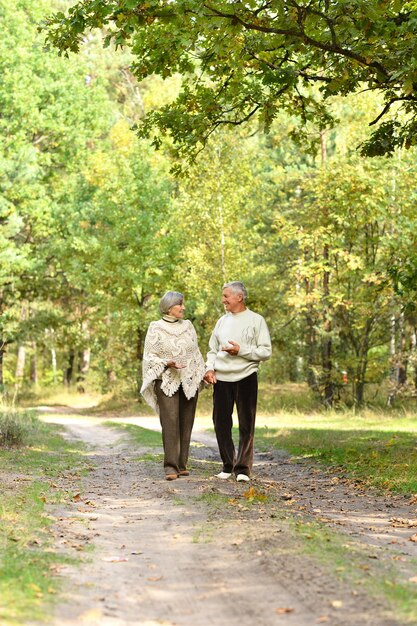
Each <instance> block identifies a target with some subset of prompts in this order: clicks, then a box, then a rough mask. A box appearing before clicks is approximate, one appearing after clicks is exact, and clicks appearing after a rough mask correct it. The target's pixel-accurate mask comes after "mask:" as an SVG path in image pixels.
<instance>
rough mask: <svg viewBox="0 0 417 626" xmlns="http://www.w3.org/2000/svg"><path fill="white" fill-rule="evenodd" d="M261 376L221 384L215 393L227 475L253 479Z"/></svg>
mask: <svg viewBox="0 0 417 626" xmlns="http://www.w3.org/2000/svg"><path fill="white" fill-rule="evenodd" d="M257 399H258V375H257V373H256V372H254V373H253V374H251V375H250V376H248V377H247V378H243V379H242V380H239V381H238V382H233V383H230V382H225V381H222V380H218V381H217V383H216V384H215V385H214V392H213V422H214V429H215V431H216V437H217V443H218V446H219V452H220V456H221V459H222V461H223V471H224V472H230V473H232V472H234V473H235V474H236V475H237V474H246V475H247V476H250V472H251V469H252V462H253V436H254V431H255V418H256V403H257ZM234 405H236V409H237V416H238V421H239V448H238V453H237V457H236V454H235V446H234V443H233V439H232V426H233V420H232V413H233V407H234Z"/></svg>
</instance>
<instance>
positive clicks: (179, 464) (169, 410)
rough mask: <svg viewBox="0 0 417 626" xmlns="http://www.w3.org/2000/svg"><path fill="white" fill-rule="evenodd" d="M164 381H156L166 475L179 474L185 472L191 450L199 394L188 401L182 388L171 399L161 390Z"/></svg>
mask: <svg viewBox="0 0 417 626" xmlns="http://www.w3.org/2000/svg"><path fill="white" fill-rule="evenodd" d="M161 384H162V381H160V380H156V381H155V393H156V397H157V399H158V405H159V419H160V422H161V427H162V443H163V446H164V471H165V474H178V472H180V471H181V470H185V469H186V467H187V461H188V452H189V449H190V440H191V431H192V429H193V424H194V417H195V410H196V406H197V398H198V393H196V394H195V396H194V397H193V398H191V399H190V400H188V399H187V398H186V396H185V394H184V391H183V389H182V386H181V387H180V388H179V389H178V391H176V392H175V393H174V395H173V396H171V397H169V396H166V395H165V394H164V392H163V391H162V389H161Z"/></svg>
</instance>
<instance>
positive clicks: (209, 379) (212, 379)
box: [203, 370, 217, 385]
mask: <svg viewBox="0 0 417 626" xmlns="http://www.w3.org/2000/svg"><path fill="white" fill-rule="evenodd" d="M203 380H204V381H205V382H206V383H208V384H209V385H215V384H216V383H217V378H216V374H215V373H214V370H209V371H208V372H206V374H205V376H204V378H203Z"/></svg>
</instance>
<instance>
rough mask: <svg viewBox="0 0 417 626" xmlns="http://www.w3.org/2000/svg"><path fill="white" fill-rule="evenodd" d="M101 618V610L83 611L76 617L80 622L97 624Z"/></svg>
mask: <svg viewBox="0 0 417 626" xmlns="http://www.w3.org/2000/svg"><path fill="white" fill-rule="evenodd" d="M102 617H103V612H102V610H101V609H89V610H88V611H84V613H81V615H80V616H79V617H78V619H79V620H80V621H81V622H91V621H95V622H97V621H98V620H99V619H101V618H102Z"/></svg>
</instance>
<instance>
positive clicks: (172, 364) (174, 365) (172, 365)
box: [166, 361, 185, 370]
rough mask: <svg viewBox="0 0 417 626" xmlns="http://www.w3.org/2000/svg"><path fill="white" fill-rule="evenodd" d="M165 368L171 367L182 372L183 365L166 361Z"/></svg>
mask: <svg viewBox="0 0 417 626" xmlns="http://www.w3.org/2000/svg"><path fill="white" fill-rule="evenodd" d="M166 367H173V368H174V369H176V370H182V369H183V368H184V367H185V365H184V364H183V363H180V362H179V361H168V363H167V364H166Z"/></svg>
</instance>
